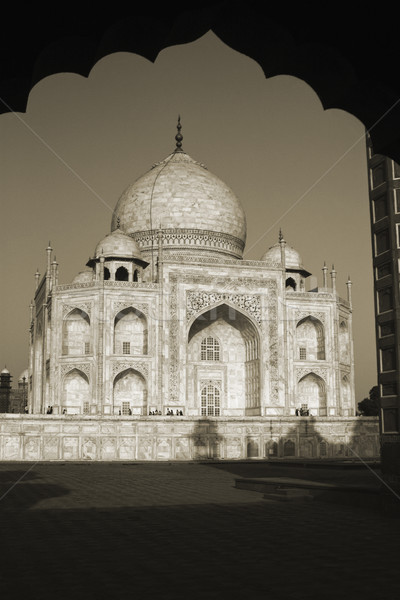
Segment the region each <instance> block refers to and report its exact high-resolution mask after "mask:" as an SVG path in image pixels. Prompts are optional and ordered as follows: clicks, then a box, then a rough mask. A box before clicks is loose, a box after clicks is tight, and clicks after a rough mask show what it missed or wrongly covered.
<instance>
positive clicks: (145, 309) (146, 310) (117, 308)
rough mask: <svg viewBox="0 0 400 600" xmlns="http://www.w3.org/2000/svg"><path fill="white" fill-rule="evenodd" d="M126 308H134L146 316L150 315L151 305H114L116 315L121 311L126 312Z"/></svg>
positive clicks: (128, 303) (134, 303) (117, 303)
mask: <svg viewBox="0 0 400 600" xmlns="http://www.w3.org/2000/svg"><path fill="white" fill-rule="evenodd" d="M125 308H133V309H134V310H135V309H137V310H138V311H140V312H142V313H143V314H144V315H146V316H147V315H148V314H149V305H148V304H139V303H136V302H114V303H113V310H114V314H118V313H119V312H120V311H121V310H124V309H125Z"/></svg>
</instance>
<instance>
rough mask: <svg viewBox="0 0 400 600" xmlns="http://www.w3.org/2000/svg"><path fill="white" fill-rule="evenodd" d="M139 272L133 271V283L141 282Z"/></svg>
mask: <svg viewBox="0 0 400 600" xmlns="http://www.w3.org/2000/svg"><path fill="white" fill-rule="evenodd" d="M138 274H139V271H138V270H137V269H135V270H134V271H133V281H139V275H138Z"/></svg>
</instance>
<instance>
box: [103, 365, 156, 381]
mask: <svg viewBox="0 0 400 600" xmlns="http://www.w3.org/2000/svg"><path fill="white" fill-rule="evenodd" d="M127 369H135V371H139V373H140V374H141V375H143V376H144V377H145V378H146V379H147V377H148V374H149V365H148V364H147V363H146V362H144V361H132V362H128V361H124V362H115V363H113V364H112V367H111V373H112V377H113V379H114V377H115V376H116V375H118V373H121V372H122V371H126V370H127Z"/></svg>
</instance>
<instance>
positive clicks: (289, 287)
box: [285, 277, 296, 292]
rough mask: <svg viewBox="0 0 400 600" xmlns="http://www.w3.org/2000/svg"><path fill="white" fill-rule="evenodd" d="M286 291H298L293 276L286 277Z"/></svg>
mask: <svg viewBox="0 0 400 600" xmlns="http://www.w3.org/2000/svg"><path fill="white" fill-rule="evenodd" d="M285 285H286V291H287V292H295V291H296V282H295V280H294V279H293V278H292V277H288V278H287V279H286V284H285Z"/></svg>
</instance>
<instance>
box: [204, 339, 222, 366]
mask: <svg viewBox="0 0 400 600" xmlns="http://www.w3.org/2000/svg"><path fill="white" fill-rule="evenodd" d="M200 358H201V360H215V361H219V360H220V345H219V341H218V340H216V339H215V338H213V337H206V338H204V339H203V340H202V342H201V353H200Z"/></svg>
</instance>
